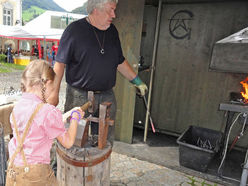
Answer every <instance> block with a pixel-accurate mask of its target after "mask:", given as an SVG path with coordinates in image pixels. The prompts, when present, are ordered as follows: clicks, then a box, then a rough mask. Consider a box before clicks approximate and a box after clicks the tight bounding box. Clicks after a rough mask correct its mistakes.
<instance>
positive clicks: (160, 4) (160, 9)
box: [144, 0, 162, 142]
mask: <svg viewBox="0 0 248 186" xmlns="http://www.w3.org/2000/svg"><path fill="white" fill-rule="evenodd" d="M161 13H162V0H159V5H158V13H157V22H156V28H155V39H154V47H153V55H152V68H151V78H150V84H149V92H148V104H147V111H146V120H145V131H144V142H146V139H147V131H148V118H149V110H150V104H151V94H152V85H153V76H154V70H155V64H156V57H157V48H158V36H159V29H160V20H161Z"/></svg>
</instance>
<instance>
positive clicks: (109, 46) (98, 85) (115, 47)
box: [56, 18, 125, 91]
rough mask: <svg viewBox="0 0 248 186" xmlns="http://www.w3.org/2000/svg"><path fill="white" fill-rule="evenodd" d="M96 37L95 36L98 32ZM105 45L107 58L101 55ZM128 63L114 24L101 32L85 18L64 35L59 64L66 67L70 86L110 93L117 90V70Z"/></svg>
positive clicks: (76, 22) (58, 57) (74, 23)
mask: <svg viewBox="0 0 248 186" xmlns="http://www.w3.org/2000/svg"><path fill="white" fill-rule="evenodd" d="M93 29H94V30H95V33H96V34H95V33H94V30H93ZM97 38H98V40H99V42H100V44H101V45H103V41H104V46H103V48H104V52H105V53H104V54H101V53H100V50H101V47H100V44H99V42H98V40H97ZM124 60H125V58H124V56H123V54H122V49H121V44H120V40H119V35H118V31H117V29H116V28H115V26H114V25H113V24H111V25H110V27H109V28H108V29H107V30H105V31H102V30H99V29H97V28H96V27H93V26H92V25H91V24H89V23H88V22H87V20H86V19H85V18H83V19H80V20H78V21H75V22H73V23H71V24H70V25H69V26H68V27H67V28H66V30H65V31H64V33H63V35H62V37H61V40H60V44H59V48H58V53H57V56H56V61H57V62H60V63H64V64H66V82H67V83H68V84H69V85H71V86H73V87H76V88H80V89H82V90H87V91H88V90H92V91H97V90H100V91H101V90H109V89H111V88H112V87H113V86H115V82H116V71H117V66H118V65H119V64H121V63H122V62H123V61H124Z"/></svg>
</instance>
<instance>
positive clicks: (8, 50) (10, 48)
mask: <svg viewBox="0 0 248 186" xmlns="http://www.w3.org/2000/svg"><path fill="white" fill-rule="evenodd" d="M7 62H8V63H13V57H12V44H9V46H8V48H7Z"/></svg>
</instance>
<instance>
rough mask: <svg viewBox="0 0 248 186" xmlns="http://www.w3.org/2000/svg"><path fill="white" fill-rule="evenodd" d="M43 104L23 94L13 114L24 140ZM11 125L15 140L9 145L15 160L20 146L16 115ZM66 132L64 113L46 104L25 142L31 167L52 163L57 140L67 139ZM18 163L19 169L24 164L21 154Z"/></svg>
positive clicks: (31, 96) (26, 153)
mask: <svg viewBox="0 0 248 186" xmlns="http://www.w3.org/2000/svg"><path fill="white" fill-rule="evenodd" d="M41 102H42V101H41V99H40V98H39V97H37V96H36V95H34V94H31V93H23V95H22V98H21V99H20V101H19V102H18V103H17V104H16V105H15V107H14V109H13V113H14V116H15V118H16V124H17V128H18V132H19V134H20V138H22V134H23V132H24V130H25V128H26V125H27V122H28V120H29V118H30V117H31V115H32V114H33V112H34V110H35V108H36V107H37V105H38V104H39V103H41ZM10 122H11V127H12V129H13V138H12V139H11V140H10V142H9V146H8V147H9V155H10V156H9V157H10V158H11V157H12V155H13V154H14V152H15V150H16V148H17V145H18V142H17V139H16V132H15V130H14V124H13V121H12V114H11V116H10ZM65 132H66V129H65V126H64V123H63V121H62V114H61V112H60V111H59V110H58V109H57V108H56V107H54V106H53V105H50V104H44V105H43V107H42V108H41V109H40V111H39V112H38V113H37V114H36V116H35V118H34V120H33V122H32V124H31V127H30V129H29V132H28V134H27V136H26V138H25V141H24V145H23V149H24V153H25V156H26V159H27V162H28V164H50V149H51V147H52V144H53V140H54V139H55V138H56V137H58V136H61V135H63V136H64V134H65ZM14 164H15V166H23V165H24V164H23V159H22V156H21V153H19V154H18V155H17V156H16V158H15V161H14Z"/></svg>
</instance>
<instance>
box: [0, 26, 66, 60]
mask: <svg viewBox="0 0 248 186" xmlns="http://www.w3.org/2000/svg"><path fill="white" fill-rule="evenodd" d="M62 33H63V30H62V29H38V28H36V27H33V28H32V27H25V26H6V25H0V37H2V38H8V39H16V40H18V46H17V50H18V53H19V41H20V40H35V41H36V43H37V45H38V50H39V54H40V56H39V57H40V58H41V44H40V42H41V41H43V42H44V46H46V42H47V41H53V42H55V41H57V42H59V40H60V38H61V36H62Z"/></svg>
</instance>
